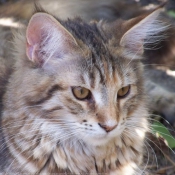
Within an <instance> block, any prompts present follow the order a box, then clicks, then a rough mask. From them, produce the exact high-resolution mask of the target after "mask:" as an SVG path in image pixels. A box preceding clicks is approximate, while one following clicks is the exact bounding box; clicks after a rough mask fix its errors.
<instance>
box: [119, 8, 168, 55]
mask: <svg viewBox="0 0 175 175" xmlns="http://www.w3.org/2000/svg"><path fill="white" fill-rule="evenodd" d="M160 12H161V9H159V10H156V11H154V12H152V13H151V14H150V15H148V16H146V17H138V18H135V19H132V20H130V21H128V22H126V24H125V25H131V24H132V23H136V24H134V25H133V26H132V27H131V28H130V29H129V30H127V32H126V33H125V34H124V35H123V36H122V38H121V40H120V45H121V46H123V47H124V48H125V53H126V54H130V55H134V56H135V58H138V57H139V56H141V55H142V54H143V52H144V45H145V44H151V43H156V42H157V41H160V40H161V39H163V36H162V35H159V34H160V33H161V32H163V31H164V30H166V28H167V26H165V25H164V24H163V22H161V21H160V20H158V17H159V14H160ZM126 28H127V27H126Z"/></svg>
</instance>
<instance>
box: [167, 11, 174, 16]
mask: <svg viewBox="0 0 175 175" xmlns="http://www.w3.org/2000/svg"><path fill="white" fill-rule="evenodd" d="M167 14H168V15H169V16H171V17H173V18H175V11H174V10H169V11H167Z"/></svg>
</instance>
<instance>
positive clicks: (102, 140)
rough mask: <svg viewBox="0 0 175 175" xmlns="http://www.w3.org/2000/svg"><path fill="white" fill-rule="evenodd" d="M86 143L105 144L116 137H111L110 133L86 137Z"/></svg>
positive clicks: (93, 144)
mask: <svg viewBox="0 0 175 175" xmlns="http://www.w3.org/2000/svg"><path fill="white" fill-rule="evenodd" d="M82 140H83V141H84V142H85V143H86V144H88V145H91V146H104V145H106V144H109V142H110V141H112V140H115V137H110V136H109V135H108V134H105V135H99V136H94V137H85V138H83V139H82Z"/></svg>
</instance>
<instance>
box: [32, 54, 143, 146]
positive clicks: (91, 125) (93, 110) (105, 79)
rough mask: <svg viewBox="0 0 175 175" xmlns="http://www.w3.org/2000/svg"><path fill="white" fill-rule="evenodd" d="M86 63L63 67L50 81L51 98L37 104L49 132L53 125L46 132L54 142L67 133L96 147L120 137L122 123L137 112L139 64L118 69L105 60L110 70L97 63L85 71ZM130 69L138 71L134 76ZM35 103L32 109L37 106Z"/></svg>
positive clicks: (123, 124) (85, 61)
mask: <svg viewBox="0 0 175 175" xmlns="http://www.w3.org/2000/svg"><path fill="white" fill-rule="evenodd" d="M111 57H112V56H111ZM88 59H89V61H90V60H91V59H92V58H86V59H84V62H83V59H81V60H78V61H74V62H71V61H70V62H69V61H68V62H67V63H66V64H65V65H64V63H63V64H62V67H59V68H58V72H57V73H56V76H54V78H53V79H54V84H53V85H52V86H51V87H50V89H49V90H47V92H50V93H48V94H49V97H50V98H47V97H43V100H42V99H38V100H37V101H36V102H38V101H39V102H42V103H40V105H41V111H45V115H44V116H41V117H42V118H44V119H46V120H47V121H48V122H49V123H50V124H49V127H50V128H52V124H53V129H48V132H49V131H50V130H51V131H52V132H53V130H54V133H55V134H56V133H57V134H56V135H57V136H56V137H57V138H60V132H61V133H62V134H63V133H67V134H68V135H69V134H70V135H71V136H72V137H76V138H77V139H80V140H84V141H85V142H86V143H88V144H95V145H98V144H102V143H103V144H104V143H107V142H109V140H111V139H113V138H114V137H117V136H119V135H120V134H121V133H122V131H123V129H124V128H125V121H126V120H127V119H128V118H132V117H134V115H135V112H137V111H138V108H139V105H138V104H139V102H140V103H141V102H142V100H143V96H144V95H143V94H142V91H143V90H142V81H141V77H138V76H137V74H139V72H140V71H141V70H140V69H141V64H139V63H137V62H134V61H133V63H131V64H130V63H129V60H125V61H126V63H125V65H120V64H118V62H119V59H116V58H115V59H116V60H118V61H117V62H116V63H115V62H111V60H110V59H109V60H108V64H111V65H110V66H112V65H113V70H110V69H107V68H105V67H104V66H102V67H98V66H99V65H98V63H97V64H93V65H92V66H90V67H89V68H88V65H87V60H88ZM121 59H122V60H123V61H124V58H121ZM110 62H111V63H110ZM104 63H105V62H104ZM128 64H130V65H128ZM122 66H123V67H122ZM131 66H133V67H135V68H137V71H136V72H134V71H133V70H132V69H131ZM109 68H110V67H109ZM111 71H112V72H111ZM124 71H125V73H124ZM126 73H127V74H126ZM139 78H140V79H139ZM52 83H53V82H52ZM37 96H38V95H37ZM39 96H40V95H39ZM30 98H31V97H30ZM31 99H32V98H31ZM36 102H35V104H33V105H38V103H36ZM33 105H32V106H33ZM50 118H51V119H52V120H53V122H52V120H51V121H49V119H50ZM55 122H56V123H58V125H56V123H55ZM44 130H46V129H44ZM58 131H59V132H58ZM45 132H46V131H45ZM50 134H51V133H50ZM62 134H61V135H62ZM51 135H52V134H51ZM55 139H56V138H55Z"/></svg>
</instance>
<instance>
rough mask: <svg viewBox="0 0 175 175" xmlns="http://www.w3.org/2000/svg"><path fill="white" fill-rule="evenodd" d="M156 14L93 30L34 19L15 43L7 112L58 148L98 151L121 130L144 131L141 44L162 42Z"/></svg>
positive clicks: (79, 22) (49, 19)
mask: <svg viewBox="0 0 175 175" xmlns="http://www.w3.org/2000/svg"><path fill="white" fill-rule="evenodd" d="M159 13H160V10H157V11H155V12H153V13H151V14H150V15H148V16H141V17H138V18H135V19H131V20H129V21H125V22H123V21H117V22H116V21H115V22H112V23H106V22H103V21H100V22H92V23H90V24H87V23H85V22H83V20H81V19H79V18H76V19H71V20H69V19H68V20H67V21H61V20H58V19H56V18H55V17H53V16H51V15H50V14H47V13H44V12H39V13H36V14H34V15H33V16H32V18H31V19H30V21H29V24H28V26H27V29H26V34H25V36H22V37H21V36H20V37H21V38H22V39H21V41H22V44H21V45H20V46H19V45H18V52H19V53H18V59H19V61H18V62H17V64H16V68H15V69H16V71H15V73H14V75H13V76H12V78H11V82H10V85H9V94H8V95H6V99H7V101H8V102H7V103H6V105H7V106H8V105H9V104H10V105H11V107H12V106H13V107H12V109H13V110H12V111H11V113H13V115H14V112H13V111H14V110H18V115H16V117H13V119H14V120H17V121H16V122H18V123H19V122H20V120H21V121H23V120H24V118H25V120H26V123H30V124H31V126H30V127H31V128H32V127H34V128H35V131H36V132H39V133H40V135H42V136H43V137H45V136H47V137H48V136H49V137H50V138H52V141H53V142H55V143H60V144H61V143H63V142H65V141H67V140H71V139H74V140H76V141H77V142H78V141H83V142H84V143H85V144H87V145H102V144H106V143H108V142H109V141H110V140H113V139H114V138H116V137H120V136H121V135H122V134H123V131H124V130H126V129H128V130H134V129H138V128H134V127H131V126H134V125H135V126H137V125H140V124H141V123H142V124H143V123H145V126H146V119H145V117H146V116H147V110H146V106H145V94H144V88H143V79H142V70H143V68H142V64H141V62H140V60H141V59H142V54H143V51H144V45H145V43H146V42H147V43H149V42H154V41H155V40H154V37H155V39H160V38H158V35H157V34H158V33H160V32H162V31H163V30H164V28H163V27H162V26H161V25H162V24H161V23H159V21H157V18H158V16H159ZM21 41H19V39H18V41H17V43H19V42H21ZM20 58H21V59H20ZM12 89H13V90H14V89H15V94H14V93H12V91H13V90H12ZM11 115H12V114H11ZM9 116H10V115H9ZM19 116H20V117H19ZM143 125H144V124H143ZM21 127H23V128H25V127H26V128H28V127H29V124H27V125H25V124H24V125H23V126H21ZM143 128H144V127H143ZM24 130H28V129H24ZM33 131H34V130H33Z"/></svg>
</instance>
